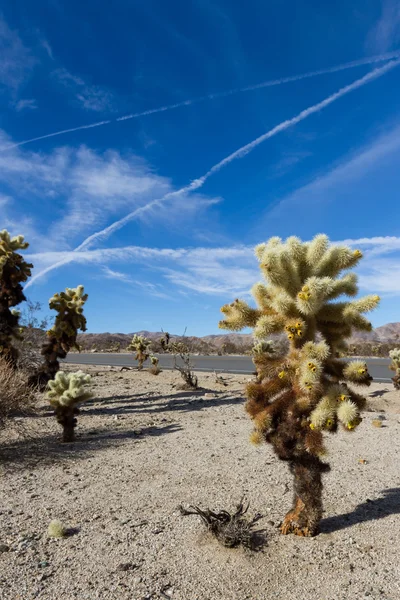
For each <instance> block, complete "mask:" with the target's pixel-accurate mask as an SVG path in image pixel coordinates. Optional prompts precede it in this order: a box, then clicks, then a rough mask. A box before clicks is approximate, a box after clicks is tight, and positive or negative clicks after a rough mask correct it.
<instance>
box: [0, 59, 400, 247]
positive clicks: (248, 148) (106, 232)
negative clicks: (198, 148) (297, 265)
mask: <svg viewBox="0 0 400 600" xmlns="http://www.w3.org/2000/svg"><path fill="white" fill-rule="evenodd" d="M398 66H400V59H398V60H393V61H391V62H389V63H387V64H385V65H384V66H383V67H379V68H377V69H374V70H373V71H371V72H370V73H367V74H366V75H364V77H361V78H360V79H357V80H356V81H353V83H351V84H349V85H346V86H344V87H342V88H340V90H338V91H337V92H335V93H334V94H331V95H330V96H328V97H327V98H325V99H324V100H322V101H321V102H318V103H317V104H313V105H312V106H309V107H308V108H306V109H304V110H302V111H301V112H300V113H298V114H297V115H296V116H295V117H293V118H291V119H287V120H286V121H282V122H281V123H279V124H278V125H276V126H275V127H273V128H272V129H270V130H269V131H267V132H266V133H264V134H262V135H260V136H259V137H257V138H256V139H254V140H252V141H251V142H249V143H248V144H245V145H244V146H241V147H240V148H239V149H238V150H235V152H232V153H231V154H229V155H228V156H226V157H225V158H223V159H222V160H220V161H219V162H217V163H216V164H214V165H213V166H212V167H211V168H210V169H209V170H208V171H207V172H206V173H205V174H204V175H202V176H201V177H199V178H198V179H195V180H193V181H191V182H190V183H189V184H188V185H185V186H184V187H182V188H180V189H179V190H174V191H172V192H167V193H166V194H165V195H164V196H162V197H161V198H157V199H156V200H152V201H151V202H150V203H148V204H147V205H145V206H143V207H140V208H139V209H136V208H135V209H134V210H133V211H131V212H130V213H128V214H127V215H125V216H124V217H122V218H121V219H118V220H117V221H114V223H112V224H111V225H108V226H107V227H105V228H103V229H101V230H100V231H97V232H95V233H93V234H91V235H90V236H89V237H88V238H86V239H85V240H84V241H83V242H82V244H80V246H79V247H78V248H77V250H82V249H83V248H87V247H89V246H92V245H93V244H94V243H96V242H97V241H99V240H104V239H106V238H107V237H109V236H110V235H111V234H113V233H114V232H115V231H117V230H118V229H121V228H122V227H124V226H125V225H126V223H129V222H130V221H131V220H132V219H133V218H137V216H138V214H142V213H144V212H147V211H148V210H153V209H154V208H156V209H157V210H158V209H159V208H161V207H162V206H163V205H165V204H166V202H167V201H169V200H171V199H172V198H173V199H174V200H175V199H176V198H177V197H178V196H182V195H183V194H185V195H186V194H189V193H191V192H194V191H196V190H200V189H201V188H202V187H203V186H204V184H205V183H206V181H208V179H210V177H212V176H213V175H214V174H215V173H219V172H220V171H221V170H222V169H224V168H225V167H226V166H228V165H229V164H231V163H232V162H234V161H235V160H240V159H242V158H244V157H245V156H246V155H247V154H249V153H250V152H252V151H253V150H254V149H255V148H257V147H258V146H260V145H261V144H263V143H264V142H265V141H267V140H269V139H271V138H272V137H274V136H275V135H277V134H279V133H281V132H282V131H286V130H287V129H288V128H289V127H293V126H294V125H297V124H298V123H301V122H302V121H304V119H307V118H308V117H310V116H311V115H313V114H315V113H317V112H320V111H321V110H323V109H324V108H326V107H327V106H330V105H331V104H333V103H334V102H336V100H339V99H340V98H342V97H343V96H346V95H347V94H349V93H351V92H353V91H355V90H358V89H359V88H361V87H363V86H364V85H367V84H368V83H370V82H371V81H374V80H375V79H378V78H379V77H382V76H383V75H385V74H386V73H388V72H389V71H390V70H392V69H395V68H396V67H398ZM0 147H1V146H0Z"/></svg>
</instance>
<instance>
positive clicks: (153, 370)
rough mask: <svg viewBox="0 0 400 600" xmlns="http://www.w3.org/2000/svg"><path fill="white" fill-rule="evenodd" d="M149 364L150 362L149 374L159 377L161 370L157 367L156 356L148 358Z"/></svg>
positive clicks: (157, 360)
mask: <svg viewBox="0 0 400 600" xmlns="http://www.w3.org/2000/svg"><path fill="white" fill-rule="evenodd" d="M150 362H151V368H150V373H152V374H153V375H159V373H161V369H160V367H159V366H158V365H159V362H160V360H159V359H158V358H157V356H153V355H152V356H150Z"/></svg>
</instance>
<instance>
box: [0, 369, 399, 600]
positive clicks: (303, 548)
mask: <svg viewBox="0 0 400 600" xmlns="http://www.w3.org/2000/svg"><path fill="white" fill-rule="evenodd" d="M69 368H70V367H69ZM86 371H87V372H90V373H91V374H93V381H94V391H95V394H96V396H95V398H94V400H93V401H90V402H88V403H87V404H86V405H85V406H84V407H83V408H82V410H81V414H80V415H79V417H78V428H77V441H76V443H75V444H73V445H71V444H66V445H63V444H60V443H59V438H60V429H59V426H58V425H57V423H56V421H55V419H54V417H53V416H52V414H51V411H50V409H49V407H48V406H46V404H45V403H44V402H43V406H41V408H40V411H39V415H38V416H36V417H28V418H24V419H21V420H20V421H19V422H18V423H17V429H16V430H7V431H6V432H4V433H3V435H2V438H1V452H0V465H1V469H2V476H1V479H0V598H1V600H31V599H33V598H39V599H41V600H74V599H75V598H76V599H79V600H95V599H97V598H101V599H102V600H109V599H110V600H111V599H113V600H114V599H115V600H128V599H129V600H142V599H156V598H166V599H168V598H171V599H172V600H267V599H268V600H269V599H274V598H280V599H282V600H314V599H315V600H342V599H343V600H344V599H346V600H347V599H348V598H351V599H355V600H363V599H364V598H365V599H369V600H375V599H376V600H378V599H379V600H399V599H400V567H399V551H400V533H399V531H400V516H399V514H400V469H399V456H400V435H399V433H400V393H399V392H395V391H394V389H393V387H392V386H391V385H389V384H388V385H382V384H379V385H378V384H373V385H372V386H371V388H369V391H368V395H369V405H368V410H367V411H366V412H365V414H364V420H363V422H362V424H361V425H360V426H359V428H358V429H357V430H356V431H355V432H353V433H346V432H342V433H339V434H338V435H335V436H328V440H327V443H328V448H329V457H328V458H329V462H330V464H331V466H332V471H331V472H330V473H328V474H327V475H325V478H324V483H325V489H324V506H325V515H324V520H323V522H322V532H321V533H320V534H319V535H318V536H317V537H315V538H311V539H310V538H307V539H302V538H298V537H295V536H291V535H290V536H282V535H281V534H280V533H279V529H278V526H279V522H280V520H281V519H282V517H283V516H284V514H285V512H286V511H287V510H288V509H289V508H290V505H291V500H292V492H291V487H292V482H291V476H290V474H289V472H288V468H287V465H285V464H283V463H281V462H280V461H278V460H277V459H276V458H275V456H274V454H273V452H272V451H271V449H270V448H269V447H268V446H267V445H264V446H261V447H254V446H252V445H251V444H250V443H249V441H248V438H249V434H250V432H251V424H250V421H249V419H248V418H247V416H246V415H245V413H244V410H243V386H244V383H245V381H246V379H247V377H246V376H238V375H231V376H226V379H227V381H228V382H229V385H228V386H227V387H223V386H221V385H219V384H217V383H216V382H215V377H214V375H213V374H205V373H199V383H200V385H201V387H202V389H201V390H199V391H196V392H190V391H179V389H177V386H178V385H179V383H180V378H179V374H177V373H173V372H163V373H161V374H160V375H159V376H158V377H155V376H153V375H151V374H149V373H147V372H145V371H142V372H137V371H134V370H132V371H125V372H120V371H119V369H118V370H117V369H116V368H114V369H113V368H107V367H104V368H95V367H87V369H86ZM174 386H175V387H174ZM377 418H380V419H381V421H382V423H381V424H382V426H381V427H376V426H374V425H373V423H372V422H373V421H374V420H376V419H377ZM27 436H28V437H27ZM242 496H245V497H246V498H247V500H248V501H249V502H250V511H249V512H250V513H251V514H254V513H257V512H261V513H262V514H263V515H265V517H264V518H263V519H262V520H261V521H260V522H259V527H260V528H261V529H263V530H265V545H264V547H263V548H262V549H261V550H259V551H258V552H254V551H251V550H248V549H245V548H241V547H240V548H235V549H227V548H224V547H222V546H221V545H220V544H219V543H218V542H217V540H215V538H213V537H212V536H211V534H210V533H208V532H207V531H206V529H205V527H204V525H203V523H202V522H201V520H200V519H199V518H198V517H197V516H182V515H181V514H180V511H179V505H180V504H183V505H185V506H187V505H190V504H196V505H199V506H200V507H202V508H206V507H209V508H212V509H222V508H224V509H228V510H230V509H233V508H234V507H235V505H236V504H237V503H238V502H239V501H240V499H241V498H242ZM52 519H60V520H61V521H62V522H63V523H64V524H65V526H66V527H68V528H70V530H71V531H70V535H69V536H68V537H66V538H63V539H57V540H54V539H49V538H48V536H47V528H48V525H49V523H50V521H51V520H52Z"/></svg>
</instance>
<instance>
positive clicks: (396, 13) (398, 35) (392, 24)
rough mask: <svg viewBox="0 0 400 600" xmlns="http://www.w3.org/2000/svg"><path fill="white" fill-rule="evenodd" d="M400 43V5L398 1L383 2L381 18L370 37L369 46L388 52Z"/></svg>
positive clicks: (382, 0)
mask: <svg viewBox="0 0 400 600" xmlns="http://www.w3.org/2000/svg"><path fill="white" fill-rule="evenodd" d="M399 41H400V4H399V2H398V0H381V16H380V18H379V20H378V22H377V23H376V25H375V27H374V28H373V29H372V31H371V32H370V34H369V36H368V45H369V46H370V47H372V48H374V50H375V51H378V52H386V51H387V50H389V49H390V48H392V47H393V46H394V45H397V44H398V42H399Z"/></svg>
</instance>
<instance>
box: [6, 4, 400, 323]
mask: <svg viewBox="0 0 400 600" xmlns="http://www.w3.org/2000/svg"><path fill="white" fill-rule="evenodd" d="M399 94H400V8H399V4H398V2H396V1H395V0H355V1H353V2H351V3H349V2H347V1H345V0H339V1H338V2H335V3H321V2H317V1H316V0H315V1H314V0H312V1H310V2H307V3H299V2H295V1H294V0H291V1H289V0H286V1H284V0H270V1H269V2H267V3H266V2H263V1H262V0H247V1H246V2H243V1H241V0H231V1H230V2H227V1H222V0H219V1H211V0H188V1H187V2H185V3H183V2H178V0H169V2H168V3H167V2H165V1H162V0H147V1H146V3H144V2H139V0H130V1H128V0H115V1H114V2H113V5H112V9H110V3H109V2H105V1H104V0H96V2H94V0H88V1H87V2H85V3H82V2H78V1H77V0H69V2H61V0H49V1H48V2H39V3H32V2H30V1H29V0H14V1H13V2H11V0H9V1H8V2H7V3H3V7H2V12H1V13H0V107H1V110H0V207H1V213H2V227H6V228H7V229H9V230H10V231H11V232H12V233H13V234H19V233H23V234H24V235H25V237H26V239H27V241H29V242H30V248H29V250H28V251H27V252H26V254H27V255H28V256H29V258H30V259H31V261H32V262H33V263H34V265H35V268H34V271H33V275H34V277H33V278H32V280H31V283H30V284H29V285H28V286H27V289H26V294H27V296H28V297H29V298H31V299H32V300H39V301H40V302H42V303H43V304H45V305H46V304H47V300H48V298H49V297H50V296H51V295H52V294H53V293H54V292H56V291H60V290H62V289H63V288H65V287H66V286H68V287H74V286H76V285H78V284H83V285H84V286H85V288H86V290H87V291H88V293H89V300H88V303H87V308H86V315H87V318H88V330H89V331H92V332H100V331H113V332H117V331H118V332H129V331H137V330H139V329H149V330H159V329H160V328H161V327H163V328H164V330H169V331H172V332H176V333H180V332H183V330H184V328H185V327H186V326H187V327H188V333H189V334H191V335H206V334H208V333H217V332H218V328H217V324H218V320H219V318H220V314H219V308H220V306H221V305H222V304H224V303H225V302H228V301H231V300H233V299H234V298H235V297H238V296H239V297H247V294H248V290H249V288H250V287H251V285H252V284H253V283H254V282H255V281H257V280H259V273H258V267H257V262H256V260H255V258H254V256H253V253H252V247H253V246H254V245H255V244H257V243H259V242H261V241H264V240H266V239H267V238H268V237H270V236H272V235H279V236H282V237H287V236H289V235H298V236H300V237H301V238H302V239H304V240H306V239H310V238H311V237H312V236H313V235H315V234H317V233H321V232H323V233H327V234H328V235H329V236H330V238H331V239H332V240H334V241H343V240H347V241H348V242H349V243H351V244H352V245H354V246H355V247H360V248H361V249H362V250H363V251H364V252H365V258H364V260H363V262H362V264H361V266H360V267H359V269H358V273H359V276H360V288H361V292H363V293H367V292H378V293H379V294H380V295H381V296H382V303H381V307H380V308H379V310H377V311H375V313H374V314H373V316H372V321H373V323H374V325H376V326H378V325H382V324H385V323H387V322H390V321H398V320H400V315H399V312H398V306H399V300H400V298H399V296H400V262H399V260H398V258H399V256H400V225H399V223H400V201H399V200H400V199H399V189H400V168H399V167H400V109H399V102H398V98H399ZM71 130H72V131H71ZM53 134H54V135H53ZM37 138H40V139H37ZM32 140H33V141H32Z"/></svg>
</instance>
